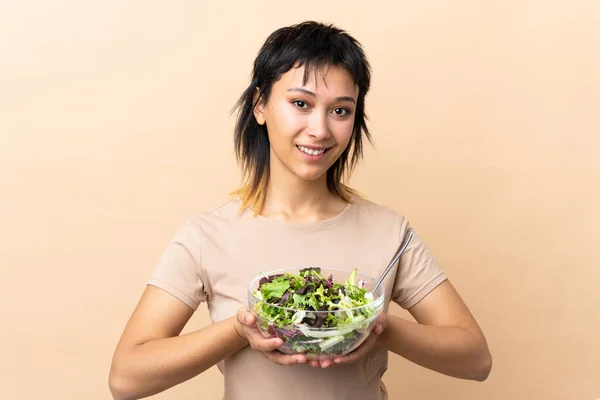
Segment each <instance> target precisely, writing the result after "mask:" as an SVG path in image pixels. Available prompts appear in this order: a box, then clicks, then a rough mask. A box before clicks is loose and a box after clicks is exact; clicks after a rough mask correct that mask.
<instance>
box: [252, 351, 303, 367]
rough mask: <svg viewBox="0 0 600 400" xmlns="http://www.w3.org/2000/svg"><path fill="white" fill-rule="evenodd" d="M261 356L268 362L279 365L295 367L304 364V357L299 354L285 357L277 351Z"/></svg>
mask: <svg viewBox="0 0 600 400" xmlns="http://www.w3.org/2000/svg"><path fill="white" fill-rule="evenodd" d="M262 354H263V356H264V357H265V358H266V359H267V360H270V361H272V362H274V363H277V364H280V365H295V364H304V363H306V357H304V356H303V355H301V354H295V355H287V354H283V353H280V352H278V351H271V352H265V353H262Z"/></svg>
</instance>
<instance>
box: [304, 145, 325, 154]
mask: <svg viewBox="0 0 600 400" xmlns="http://www.w3.org/2000/svg"><path fill="white" fill-rule="evenodd" d="M298 148H299V149H300V150H302V152H304V153H306V154H310V155H311V156H318V155H321V154H323V153H325V149H320V150H313V149H309V148H308V147H304V146H298Z"/></svg>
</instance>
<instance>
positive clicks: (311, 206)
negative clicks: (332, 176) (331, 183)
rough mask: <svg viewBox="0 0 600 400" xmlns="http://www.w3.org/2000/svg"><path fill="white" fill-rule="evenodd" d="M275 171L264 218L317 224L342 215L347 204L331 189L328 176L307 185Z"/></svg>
mask: <svg viewBox="0 0 600 400" xmlns="http://www.w3.org/2000/svg"><path fill="white" fill-rule="evenodd" d="M281 167H282V168H273V167H271V170H270V175H269V184H268V187H267V192H266V196H265V202H264V205H263V209H262V211H261V214H262V215H263V216H266V217H271V218H277V219H282V220H286V221H316V220H320V219H325V218H329V217H331V216H333V215H335V214H338V213H339V212H341V211H342V210H343V209H344V207H345V206H346V202H345V201H344V200H342V199H341V198H339V197H338V196H336V195H334V194H332V193H331V192H330V191H329V189H328V188H327V176H326V174H323V176H321V177H320V178H318V179H316V180H314V181H306V180H303V179H301V178H299V177H298V176H296V175H295V174H293V173H292V172H291V171H289V170H288V169H287V168H284V167H283V166H281Z"/></svg>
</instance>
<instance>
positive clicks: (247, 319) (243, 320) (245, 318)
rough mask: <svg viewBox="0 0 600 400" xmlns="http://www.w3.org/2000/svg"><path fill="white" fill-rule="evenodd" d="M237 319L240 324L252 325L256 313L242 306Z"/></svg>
mask: <svg viewBox="0 0 600 400" xmlns="http://www.w3.org/2000/svg"><path fill="white" fill-rule="evenodd" d="M237 320H238V322H239V323H240V324H242V325H246V326H251V325H252V324H254V322H255V320H256V319H255V318H254V314H252V313H251V312H250V310H249V309H248V308H246V307H243V308H240V309H239V310H238V312H237Z"/></svg>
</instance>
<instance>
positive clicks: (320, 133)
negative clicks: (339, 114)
mask: <svg viewBox="0 0 600 400" xmlns="http://www.w3.org/2000/svg"><path fill="white" fill-rule="evenodd" d="M308 135H309V136H310V137H311V138H313V139H315V140H326V139H329V137H330V136H331V134H330V132H329V123H328V121H327V115H323V114H321V113H317V112H315V113H313V114H312V115H311V118H310V122H309V129H308Z"/></svg>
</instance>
